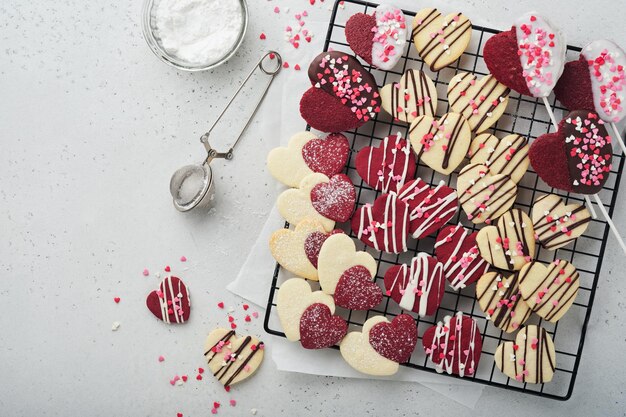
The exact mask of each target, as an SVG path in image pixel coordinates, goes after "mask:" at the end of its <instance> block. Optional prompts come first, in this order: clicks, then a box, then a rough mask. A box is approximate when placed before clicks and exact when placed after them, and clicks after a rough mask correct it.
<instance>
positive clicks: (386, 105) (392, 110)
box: [380, 69, 437, 123]
mask: <svg viewBox="0 0 626 417" xmlns="http://www.w3.org/2000/svg"><path fill="white" fill-rule="evenodd" d="M380 99H381V102H382V106H383V110H385V111H386V112H387V113H389V114H390V115H391V117H393V118H394V119H395V120H402V121H403V122H407V123H411V122H412V121H413V120H415V118H416V117H418V116H430V117H435V114H436V113H437V89H436V88H435V84H434V83H433V82H432V80H431V79H430V78H429V77H428V75H426V74H425V73H424V72H423V71H420V70H417V69H408V70H406V71H405V72H404V74H403V75H402V78H400V82H395V81H394V82H392V83H391V84H387V85H385V86H384V87H383V88H381V89H380Z"/></svg>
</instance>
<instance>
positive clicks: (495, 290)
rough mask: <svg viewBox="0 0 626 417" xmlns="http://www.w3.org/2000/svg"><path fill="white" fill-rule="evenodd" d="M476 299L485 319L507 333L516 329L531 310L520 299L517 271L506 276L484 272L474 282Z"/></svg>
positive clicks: (524, 320)
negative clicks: (485, 316)
mask: <svg viewBox="0 0 626 417" xmlns="http://www.w3.org/2000/svg"><path fill="white" fill-rule="evenodd" d="M476 299H477V300H478V305H480V309H481V310H482V311H483V312H484V313H485V314H486V315H487V320H491V322H492V323H493V325H494V326H496V327H498V328H499V329H502V330H504V331H505V332H507V333H510V332H514V331H515V330H517V329H518V328H519V326H521V325H522V324H524V323H525V322H526V320H528V318H529V317H530V314H531V312H532V311H531V310H530V308H529V307H528V304H526V303H525V302H524V300H523V299H522V293H521V291H520V289H519V273H518V272H516V273H514V274H513V275H510V276H508V277H505V276H503V275H502V274H500V273H499V272H488V273H486V274H485V275H483V276H482V277H480V279H479V280H478V282H477V283H476Z"/></svg>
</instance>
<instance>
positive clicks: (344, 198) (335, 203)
mask: <svg viewBox="0 0 626 417" xmlns="http://www.w3.org/2000/svg"><path fill="white" fill-rule="evenodd" d="M355 203H356V191H355V189H354V185H352V181H351V180H350V178H349V177H348V176H347V175H345V174H337V175H333V176H332V177H331V178H330V180H329V181H328V182H320V183H318V184H316V185H315V186H314V187H313V188H312V189H311V204H312V205H313V208H314V209H315V210H317V212H318V213H319V214H321V215H322V216H324V217H326V218H327V219H331V220H334V221H336V222H341V223H343V222H347V221H348V220H350V217H351V216H352V212H353V211H354V204H355Z"/></svg>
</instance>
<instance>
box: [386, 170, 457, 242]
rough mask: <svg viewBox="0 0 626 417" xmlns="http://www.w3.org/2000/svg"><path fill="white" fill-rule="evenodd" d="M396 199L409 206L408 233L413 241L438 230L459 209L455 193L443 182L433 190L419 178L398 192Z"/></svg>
mask: <svg viewBox="0 0 626 417" xmlns="http://www.w3.org/2000/svg"><path fill="white" fill-rule="evenodd" d="M398 198H399V199H400V200H402V201H404V202H405V203H406V204H407V205H408V206H409V222H410V224H409V232H410V233H411V235H412V236H413V238H414V239H422V238H424V237H426V236H428V235H430V234H431V233H433V232H434V231H436V230H438V229H440V228H441V227H442V226H443V225H444V224H446V223H448V220H450V219H451V218H452V217H453V216H454V214H455V213H456V210H457V208H458V207H459V199H458V198H457V196H456V191H455V190H454V188H450V187H448V186H446V185H445V182H443V181H441V182H439V184H438V185H437V186H436V187H435V188H431V187H430V185H428V184H427V183H426V182H424V181H422V179H421V178H418V179H416V180H413V181H409V182H407V183H406V184H404V186H403V187H402V188H401V189H400V190H399V191H398Z"/></svg>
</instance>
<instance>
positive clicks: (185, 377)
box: [180, 375, 189, 382]
mask: <svg viewBox="0 0 626 417" xmlns="http://www.w3.org/2000/svg"><path fill="white" fill-rule="evenodd" d="M180 379H182V380H183V382H187V380H188V379H189V377H188V376H187V375H183V376H181V377H180Z"/></svg>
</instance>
